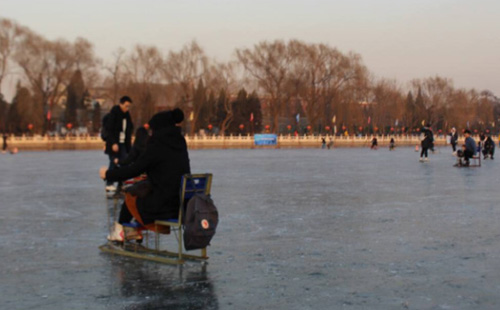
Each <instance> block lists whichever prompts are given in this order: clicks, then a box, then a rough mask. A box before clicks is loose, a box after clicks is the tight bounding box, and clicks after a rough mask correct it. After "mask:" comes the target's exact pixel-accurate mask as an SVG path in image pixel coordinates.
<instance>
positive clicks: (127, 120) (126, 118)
mask: <svg viewBox="0 0 500 310" xmlns="http://www.w3.org/2000/svg"><path fill="white" fill-rule="evenodd" d="M131 105H132V99H130V97H128V96H123V97H122V98H120V103H119V104H118V105H115V106H114V107H113V108H111V111H110V112H109V114H108V116H107V117H108V119H107V120H106V123H105V126H106V132H107V133H108V136H107V138H106V149H105V151H104V152H105V153H106V154H108V156H109V170H113V169H115V168H116V163H115V159H118V160H123V159H125V158H126V157H127V154H128V152H129V151H130V148H131V145H132V143H131V141H132V132H133V130H134V124H133V123H132V118H131V117H130V113H129V109H130V106H131ZM106 185H107V186H106V191H108V192H111V191H116V187H115V186H114V185H113V182H112V181H109V180H108V181H107V182H106Z"/></svg>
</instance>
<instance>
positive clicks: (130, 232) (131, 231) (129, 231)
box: [124, 227, 142, 241]
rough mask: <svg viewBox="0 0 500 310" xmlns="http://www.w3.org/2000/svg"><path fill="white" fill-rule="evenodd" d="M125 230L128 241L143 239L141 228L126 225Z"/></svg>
mask: <svg viewBox="0 0 500 310" xmlns="http://www.w3.org/2000/svg"><path fill="white" fill-rule="evenodd" d="M124 231H125V234H124V235H125V236H126V238H127V241H129V240H136V241H139V240H140V241H142V233H141V232H140V231H139V230H137V229H135V228H131V227H125V228H124Z"/></svg>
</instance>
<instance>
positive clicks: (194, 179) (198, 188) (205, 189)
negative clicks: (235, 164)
mask: <svg viewBox="0 0 500 310" xmlns="http://www.w3.org/2000/svg"><path fill="white" fill-rule="evenodd" d="M211 186H212V174H211V173H204V174H185V175H183V176H182V179H181V188H180V201H181V204H180V206H179V215H178V218H177V219H166V220H156V221H155V222H154V229H151V230H149V229H148V228H146V227H143V226H140V225H133V224H131V225H126V224H125V225H124V226H125V227H134V228H136V229H139V230H144V231H145V239H146V246H143V245H142V244H138V243H136V242H129V241H125V242H123V243H122V244H116V243H114V242H111V241H108V242H107V243H106V244H104V245H102V246H100V247H99V249H100V250H101V251H103V252H107V253H112V254H118V255H123V256H128V257H133V258H139V259H144V260H150V261H155V262H159V263H166V264H184V263H185V262H186V260H192V261H202V262H203V261H206V260H207V259H208V256H207V249H206V248H203V249H201V254H200V255H194V254H186V253H185V252H184V251H183V216H184V212H185V207H186V204H187V202H188V201H189V199H191V197H193V196H194V195H195V194H197V193H203V194H205V195H210V190H211ZM118 203H119V199H118V198H115V202H114V204H115V205H114V211H115V212H114V214H116V209H117V205H118ZM166 228H169V229H170V231H171V232H172V235H174V236H175V238H176V240H177V245H178V247H177V251H167V250H161V249H160V235H162V233H160V232H161V231H165V230H168V229H166ZM150 233H152V234H154V236H155V242H154V248H151V247H148V246H147V245H148V244H149V234H150ZM126 239H127V238H126V235H125V240H126Z"/></svg>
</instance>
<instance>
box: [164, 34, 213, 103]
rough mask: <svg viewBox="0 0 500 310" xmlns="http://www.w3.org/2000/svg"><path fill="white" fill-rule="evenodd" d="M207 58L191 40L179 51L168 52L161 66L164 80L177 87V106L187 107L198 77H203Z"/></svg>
mask: <svg viewBox="0 0 500 310" xmlns="http://www.w3.org/2000/svg"><path fill="white" fill-rule="evenodd" d="M207 67H208V58H207V56H205V52H204V51H203V49H202V48H201V47H200V46H199V45H198V43H196V41H192V42H191V43H190V44H187V45H185V46H184V47H183V48H182V50H181V51H179V52H172V51H171V52H169V54H168V56H167V58H166V59H165V61H164V63H163V66H162V75H163V78H164V80H165V81H166V82H167V83H169V84H173V85H176V86H178V87H179V91H178V95H177V100H178V101H177V104H176V105H177V106H180V107H181V108H184V109H185V108H187V107H188V102H190V101H191V100H192V98H193V95H194V89H195V86H196V83H197V82H198V80H199V79H203V78H204V74H205V73H206V70H207Z"/></svg>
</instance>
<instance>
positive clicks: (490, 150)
mask: <svg viewBox="0 0 500 310" xmlns="http://www.w3.org/2000/svg"><path fill="white" fill-rule="evenodd" d="M494 154H495V142H493V139H491V136H488V138H486V141H485V142H484V149H483V155H484V159H486V158H488V156H490V158H491V159H493V155H494Z"/></svg>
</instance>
